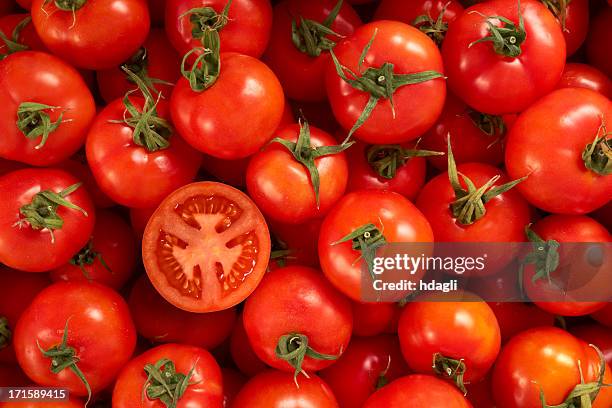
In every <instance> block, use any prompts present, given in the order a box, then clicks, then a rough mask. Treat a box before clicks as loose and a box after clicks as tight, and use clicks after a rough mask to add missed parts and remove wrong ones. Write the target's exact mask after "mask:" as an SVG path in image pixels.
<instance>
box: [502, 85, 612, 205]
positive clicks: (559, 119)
mask: <svg viewBox="0 0 612 408" xmlns="http://www.w3.org/2000/svg"><path fill="white" fill-rule="evenodd" d="M568 117H571V118H572V120H571V121H570V120H566V118H568ZM611 120H612V102H610V100H608V99H607V98H606V97H604V96H602V95H601V94H599V93H597V92H594V91H591V90H588V89H578V88H566V89H559V90H557V91H554V92H552V93H550V94H549V95H547V96H545V97H544V98H542V99H540V100H539V101H538V102H537V103H535V104H534V105H532V106H531V107H529V109H527V110H526V111H525V112H523V113H522V114H521V115H519V117H518V119H517V120H516V122H515V123H514V125H513V127H512V129H511V130H510V132H509V134H508V137H507V139H506V169H507V171H508V174H509V175H510V177H512V178H518V177H523V176H525V175H529V177H527V180H525V181H524V182H522V183H521V184H519V185H518V186H517V189H518V190H519V191H520V192H521V194H522V195H523V196H524V197H525V198H526V199H527V200H528V201H529V202H530V203H531V204H533V205H535V206H536V207H538V208H540V209H543V210H545V211H548V212H552V213H561V214H585V213H588V212H590V211H593V210H595V209H597V208H599V207H601V206H603V205H604V204H606V203H607V202H608V201H609V200H610V197H611V196H612V178H611V177H609V176H602V175H599V174H597V173H595V172H594V171H591V170H589V169H588V168H586V166H585V164H584V161H583V160H582V153H583V151H584V149H585V148H586V146H587V145H588V144H590V143H593V140H594V139H595V136H596V135H597V134H598V132H600V131H599V128H600V126H601V125H602V121H603V123H610V121H611ZM601 134H602V133H601V132H600V135H601ZM559 135H564V136H563V137H562V138H560V137H559ZM551 158H552V159H551Z"/></svg>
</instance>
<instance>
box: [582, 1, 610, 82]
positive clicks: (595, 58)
mask: <svg viewBox="0 0 612 408" xmlns="http://www.w3.org/2000/svg"><path fill="white" fill-rule="evenodd" d="M610 24H612V7H610V6H608V7H603V8H602V9H601V10H600V11H599V12H598V13H596V14H595V15H594V16H593V20H592V21H591V24H590V28H589V34H588V37H587V41H586V54H587V59H588V61H589V63H590V64H591V65H593V66H594V67H595V68H597V69H599V70H601V72H603V73H604V74H606V75H608V77H609V78H610V77H612V56H610V53H609V52H606V50H607V49H608V46H609V44H610V41H612V34H611V32H610V30H609V28H610Z"/></svg>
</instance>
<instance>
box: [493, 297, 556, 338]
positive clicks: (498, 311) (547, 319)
mask: <svg viewBox="0 0 612 408" xmlns="http://www.w3.org/2000/svg"><path fill="white" fill-rule="evenodd" d="M489 306H490V307H491V310H493V313H495V317H496V318H497V323H499V329H500V332H501V338H502V343H505V342H507V341H508V340H510V339H511V338H512V337H514V336H516V335H517V334H519V333H521V332H524V331H525V330H528V329H532V328H534V327H540V326H552V325H553V324H554V323H555V316H554V315H552V314H550V313H548V312H545V311H544V310H542V309H540V308H538V307H534V306H533V305H532V304H530V303H521V302H495V303H493V302H489Z"/></svg>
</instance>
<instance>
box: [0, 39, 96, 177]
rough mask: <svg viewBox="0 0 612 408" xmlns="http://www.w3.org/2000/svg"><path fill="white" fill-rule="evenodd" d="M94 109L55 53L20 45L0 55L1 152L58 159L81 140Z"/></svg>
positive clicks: (32, 159) (26, 159) (39, 162)
mask: <svg viewBox="0 0 612 408" xmlns="http://www.w3.org/2000/svg"><path fill="white" fill-rule="evenodd" d="M94 115H95V105H94V100H93V97H92V96H91V92H90V91H89V89H88V88H87V85H85V82H83V79H82V78H81V76H80V75H79V73H78V72H77V71H76V70H75V69H74V68H72V67H70V66H69V65H67V64H66V63H65V62H63V61H62V60H60V59H59V58H56V57H54V56H52V55H49V54H44V53H41V52H34V51H23V52H18V53H15V54H12V55H10V56H8V57H7V58H5V59H3V60H2V61H0V123H1V125H0V126H1V127H0V133H1V134H2V135H3V143H2V145H1V147H0V156H1V157H3V158H5V159H9V160H17V161H20V162H23V163H27V164H30V165H34V166H47V165H52V164H56V163H59V162H61V161H62V160H65V159H67V158H68V157H69V156H71V155H72V154H74V153H75V152H76V151H77V150H78V149H79V148H80V147H81V146H82V145H83V142H84V141H85V135H86V132H87V128H88V127H89V124H90V123H91V120H92V119H93V117H94ZM60 119H61V120H60Z"/></svg>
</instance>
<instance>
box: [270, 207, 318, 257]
mask: <svg viewBox="0 0 612 408" xmlns="http://www.w3.org/2000/svg"><path fill="white" fill-rule="evenodd" d="M322 222H323V220H322V219H320V218H318V219H314V220H310V221H308V222H305V223H303V224H299V225H294V224H286V223H280V222H275V221H274V220H270V221H269V222H268V225H269V227H270V230H271V231H272V234H273V236H274V237H275V240H276V242H275V243H276V244H277V246H278V248H276V249H280V250H283V249H285V250H288V251H289V253H288V254H287V255H286V256H285V257H284V260H285V262H286V263H289V264H298V265H302V266H312V267H314V268H318V267H319V256H318V253H317V241H318V240H319V231H321V224H322Z"/></svg>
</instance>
